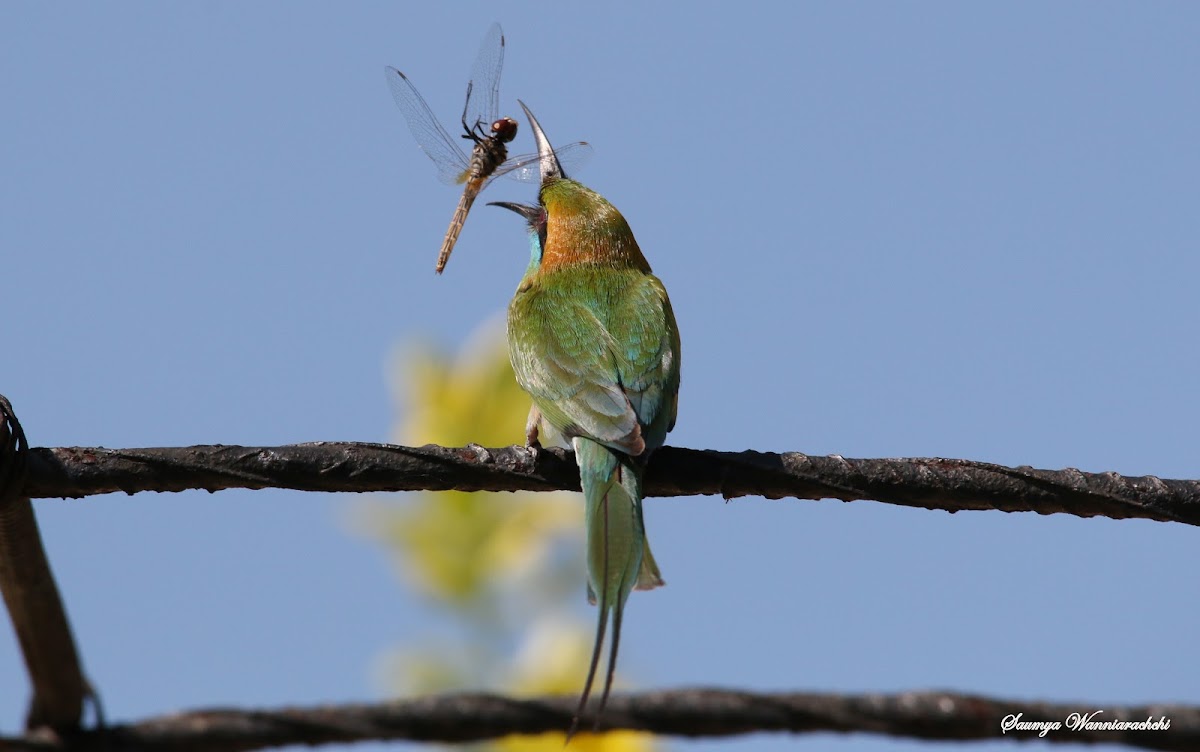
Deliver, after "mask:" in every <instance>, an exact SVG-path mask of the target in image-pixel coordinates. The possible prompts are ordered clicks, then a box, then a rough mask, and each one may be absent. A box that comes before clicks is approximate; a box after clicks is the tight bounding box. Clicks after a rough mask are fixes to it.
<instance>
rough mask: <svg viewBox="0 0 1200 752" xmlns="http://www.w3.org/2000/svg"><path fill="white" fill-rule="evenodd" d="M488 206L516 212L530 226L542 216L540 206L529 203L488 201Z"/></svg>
mask: <svg viewBox="0 0 1200 752" xmlns="http://www.w3.org/2000/svg"><path fill="white" fill-rule="evenodd" d="M488 206H499V207H501V208H504V209H508V210H509V211H513V212H516V213H517V214H520V215H521V216H522V217H524V218H525V221H526V222H528V223H529V226H530V227H533V226H535V225H536V224H537V223H538V222H539V221H540V220H541V218H542V207H540V206H530V205H529V204H514V203H512V202H511V201H489V202H488Z"/></svg>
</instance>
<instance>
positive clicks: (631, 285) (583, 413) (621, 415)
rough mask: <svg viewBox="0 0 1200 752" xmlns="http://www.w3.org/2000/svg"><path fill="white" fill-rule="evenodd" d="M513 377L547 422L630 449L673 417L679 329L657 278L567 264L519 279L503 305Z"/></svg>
mask: <svg viewBox="0 0 1200 752" xmlns="http://www.w3.org/2000/svg"><path fill="white" fill-rule="evenodd" d="M508 337H509V352H510V355H511V359H512V365H513V370H514V371H515V372H516V376H517V381H518V382H520V384H521V386H522V387H523V388H524V389H525V391H527V392H529V394H530V395H531V396H532V397H533V401H534V404H536V405H537V407H538V409H539V410H541V412H542V415H543V417H544V418H545V419H546V420H547V421H549V423H550V424H551V425H553V426H555V427H556V428H558V429H559V430H560V431H562V432H563V434H564V435H565V436H567V437H568V438H574V437H575V436H585V437H588V438H591V439H595V440H596V441H599V442H600V443H602V444H604V445H606V446H609V447H612V448H614V449H619V450H620V451H622V452H625V453H627V454H631V455H635V456H636V455H640V454H642V453H643V452H644V451H645V450H646V449H647V448H649V449H654V448H657V447H659V446H661V445H662V443H663V441H664V440H665V437H666V434H667V431H669V430H670V429H671V426H673V425H674V423H675V413H676V405H677V393H678V390H679V332H678V329H677V328H676V326H675V317H674V314H673V313H672V311H671V304H670V301H669V300H668V298H667V293H666V290H665V289H664V288H663V286H662V283H661V282H659V280H658V278H656V277H654V276H653V275H651V274H647V273H645V272H642V271H640V270H636V269H612V268H598V267H573V268H564V269H556V270H554V271H553V272H552V273H549V274H540V275H537V276H535V277H533V278H532V279H529V278H527V279H526V283H525V284H523V285H522V289H521V290H520V291H518V293H517V295H516V297H514V298H513V301H512V303H511V305H510V307H509V317H508Z"/></svg>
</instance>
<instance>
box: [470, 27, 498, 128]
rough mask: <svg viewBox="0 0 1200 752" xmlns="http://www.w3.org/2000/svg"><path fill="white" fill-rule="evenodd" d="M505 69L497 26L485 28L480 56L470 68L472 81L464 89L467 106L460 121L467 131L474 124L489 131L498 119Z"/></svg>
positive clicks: (480, 46) (477, 56)
mask: <svg viewBox="0 0 1200 752" xmlns="http://www.w3.org/2000/svg"><path fill="white" fill-rule="evenodd" d="M503 68H504V32H503V31H502V30H501V29H500V24H498V23H494V24H492V25H491V26H490V27H488V30H487V34H485V35H484V37H483V43H482V44H480V45H479V54H478V55H476V56H475V64H474V65H473V66H472V67H471V82H470V85H469V86H468V88H467V92H468V93H467V104H466V107H465V108H464V109H463V120H464V121H465V122H466V125H467V127H468V128H473V127H475V124H476V123H479V124H481V125H482V126H483V130H484V132H485V133H487V132H490V128H491V126H492V123H493V122H494V121H495V120H496V118H498V117H500V71H501V70H502V69H503Z"/></svg>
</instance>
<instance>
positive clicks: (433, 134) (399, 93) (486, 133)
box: [384, 23, 592, 274]
mask: <svg viewBox="0 0 1200 752" xmlns="http://www.w3.org/2000/svg"><path fill="white" fill-rule="evenodd" d="M503 67H504V32H503V31H502V30H501V29H500V24H496V23H494V24H492V25H491V27H490V28H489V29H488V32H487V34H486V35H485V36H484V38H483V44H481V45H480V47H479V54H478V55H477V56H476V58H475V64H474V66H473V67H472V68H471V79H470V81H468V83H467V98H466V101H465V102H464V103H463V112H462V118H461V123H462V130H463V132H462V133H461V134H460V137H461V138H462V139H463V140H466V141H470V142H471V143H473V144H474V146H473V147H472V148H471V153H470V155H469V156H468V154H467V153H466V152H465V151H464V150H463V148H462V147H461V146H460V145H459V143H458V142H457V141H456V140H455V139H454V138H451V136H450V134H449V133H448V132H447V131H446V129H445V128H444V127H442V124H441V122H439V121H438V119H437V118H436V117H435V116H434V114H433V111H432V110H431V109H430V108H429V105H428V104H426V103H425V99H424V97H422V96H421V94H420V92H418V91H417V87H416V86H414V85H413V82H412V80H411V79H410V78H409V77H408V76H406V75H404V74H403V73H401V72H400V71H399V70H397V69H395V68H393V67H391V66H390V65H389V66H387V67H386V68H385V69H384V73H385V74H386V77H387V82H388V88H389V89H391V92H392V98H393V99H394V100H396V106H397V107H399V108H400V112H401V113H403V114H404V119H405V120H407V121H408V129H409V130H410V131H412V134H413V138H415V139H416V140H417V146H420V147H421V150H422V151H424V152H425V154H426V155H427V156H428V157H429V158H430V159H431V160H433V163H434V165H435V166H436V167H437V171H438V178H439V179H440V180H441V181H442V182H443V183H446V184H448V185H462V186H463V192H462V197H461V198H460V199H459V200H458V207H457V208H456V209H455V210H454V216H453V217H452V218H451V220H450V227H449V229H447V230H446V237H445V239H444V240H442V248H441V250H440V251H439V252H438V258H437V266H436V267H434V268H435V271H437V273H438V274H441V273H442V270H443V269H445V268H446V263H447V262H448V261H449V260H450V253H451V252H452V251H453V250H454V244H455V243H456V242H458V236H459V235H460V234H461V233H462V228H463V225H464V224H465V223H466V221H467V214H468V213H470V211H471V205H472V204H474V203H475V199H476V197H477V196H479V192H480V191H482V190H483V189H484V188H485V187H487V186H488V185H489V184H490V183H491V182H492V181H493V180H495V179H496V178H498V177H500V176H501V175H508V176H510V177H514V178H516V179H517V180H524V181H537V180H540V179H541V172H540V170H539V169H538V165H539V163H540V161H541V157H540V156H539V155H538V154H524V155H521V156H517V157H511V158H510V157H509V156H508V146H507V145H508V144H509V143H510V142H512V140H513V139H514V138H516V135H517V121H516V120H513V119H512V118H510V117H499V109H500V108H499V101H500V70H501V68H503ZM591 151H592V147H591V146H590V145H589V144H588V143H587V142H586V141H577V142H575V143H573V144H569V145H567V146H564V147H562V148H561V149H557V150H555V153H556V154H557V155H558V158H559V161H560V162H561V163H562V164H563V165H565V166H575V167H577V166H579V165H580V164H582V162H583V161H584V160H586V159H587V158H588V157H589V156H590V155H591Z"/></svg>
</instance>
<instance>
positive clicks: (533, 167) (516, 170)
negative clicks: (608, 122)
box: [492, 141, 593, 183]
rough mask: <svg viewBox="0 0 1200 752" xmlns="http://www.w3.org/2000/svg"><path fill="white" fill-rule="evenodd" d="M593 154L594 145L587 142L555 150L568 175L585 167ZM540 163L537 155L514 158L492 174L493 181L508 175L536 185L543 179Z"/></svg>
mask: <svg viewBox="0 0 1200 752" xmlns="http://www.w3.org/2000/svg"><path fill="white" fill-rule="evenodd" d="M592 152H593V149H592V145H591V144H589V143H588V142H587V141H576V142H575V143H573V144H567V145H566V146H563V147H561V148H559V149H555V150H554V153H555V155H557V156H558V161H559V164H561V165H562V168H563V172H565V173H567V174H568V175H570V174H571V173H572V172H574V171H575V170H578V169H579V168H581V167H583V165H584V164H586V163H587V161H588V160H589V159H591V157H592ZM540 162H541V157H540V156H538V155H537V154H521V155H520V156H516V157H512V158H510V159H509V160H508V161H506V162H505V163H504V164H502V165H500V167H499V168H497V170H496V172H494V173H493V174H492V179H495V178H498V177H500V176H501V175H507V176H508V177H510V178H512V179H513V180H520V181H521V182H522V183H536V182H538V181H540V180H541V179H542V172H541V169H540V164H539V163H540Z"/></svg>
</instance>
